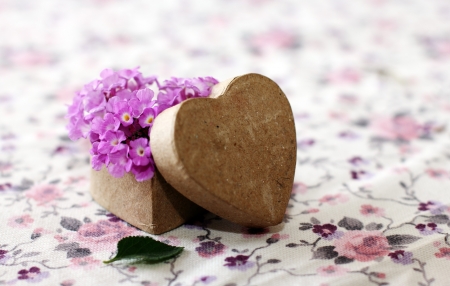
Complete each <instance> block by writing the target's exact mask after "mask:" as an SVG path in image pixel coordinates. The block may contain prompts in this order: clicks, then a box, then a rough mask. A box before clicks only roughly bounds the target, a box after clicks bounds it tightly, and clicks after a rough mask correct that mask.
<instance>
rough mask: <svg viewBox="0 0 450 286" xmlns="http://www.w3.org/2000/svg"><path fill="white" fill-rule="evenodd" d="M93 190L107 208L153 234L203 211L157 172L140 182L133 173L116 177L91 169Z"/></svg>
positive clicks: (106, 172)
mask: <svg viewBox="0 0 450 286" xmlns="http://www.w3.org/2000/svg"><path fill="white" fill-rule="evenodd" d="M90 191H91V194H92V197H93V198H94V199H95V200H96V201H97V202H98V203H99V204H100V205H101V206H103V207H104V208H105V209H107V210H108V211H110V212H111V213H113V214H115V215H116V216H118V217H120V218H121V219H123V220H124V221H126V222H128V223H130V224H132V225H134V226H135V227H137V228H139V229H142V230H143V231H146V232H149V233H152V234H161V233H163V232H166V231H169V230H172V229H174V228H176V227H178V226H180V225H181V224H183V223H184V222H186V221H187V220H189V219H190V218H192V217H194V216H196V215H198V214H200V213H201V212H203V211H204V210H203V209H202V208H200V207H199V206H197V205H195V204H194V203H193V202H191V201H189V200H188V199H186V198H185V197H184V196H183V195H181V194H180V193H178V192H177V191H176V190H174V188H172V187H171V186H170V185H169V184H168V183H167V182H166V181H165V180H164V178H163V177H162V176H161V174H160V173H159V172H158V171H156V173H155V176H154V177H153V178H152V179H151V180H147V181H144V182H137V181H136V179H135V178H134V175H133V174H131V173H126V174H125V175H124V176H123V177H122V178H114V177H113V176H112V175H110V174H109V173H108V170H107V169H105V168H103V169H102V170H101V171H95V170H92V173H91V190H90Z"/></svg>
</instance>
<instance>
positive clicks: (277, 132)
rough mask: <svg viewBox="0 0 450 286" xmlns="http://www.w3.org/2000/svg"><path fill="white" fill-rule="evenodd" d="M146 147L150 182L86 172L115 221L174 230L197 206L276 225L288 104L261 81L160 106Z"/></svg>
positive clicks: (243, 81)
mask: <svg viewBox="0 0 450 286" xmlns="http://www.w3.org/2000/svg"><path fill="white" fill-rule="evenodd" d="M150 145H151V150H152V154H153V158H154V160H155V163H156V167H157V168H156V173H155V176H154V177H153V178H152V179H151V180H147V181H144V182H140V183H139V182H137V181H136V179H135V178H134V176H133V175H132V174H129V173H128V174H125V176H124V177H122V178H114V177H113V176H111V175H110V174H109V173H108V172H107V170H106V169H103V170H101V171H99V172H97V171H93V172H92V175H91V194H92V196H93V198H94V199H95V200H96V201H97V202H98V203H99V204H100V205H102V206H103V207H105V208H106V209H108V210H109V211H110V212H112V213H114V214H115V215H117V216H118V217H120V218H121V219H123V220H125V221H127V222H128V223H130V224H132V225H134V226H136V227H138V228H140V229H142V230H144V231H147V232H149V233H153V234H160V233H163V232H166V231H169V230H171V229H173V228H176V227H177V226H179V225H181V224H182V223H184V222H186V221H187V220H188V219H190V218H192V217H194V216H195V215H197V214H199V213H201V212H202V211H203V209H202V208H201V207H203V208H205V209H207V210H209V211H211V212H212V213H215V214H217V215H219V216H221V217H223V218H225V219H228V220H230V221H232V222H235V223H238V224H241V225H244V226H248V227H266V226H271V225H276V224H279V223H280V222H281V221H282V219H283V217H284V213H285V210H286V207H287V204H288V201H289V197H290V193H291V190H292V184H293V178H294V171H295V165H296V154H297V144H296V133H295V126H294V118H293V115H292V110H291V107H290V105H289V101H288V100H287V98H286V96H285V95H284V93H283V91H282V90H281V89H280V87H279V86H278V85H277V84H276V83H275V82H274V81H272V80H270V79H269V78H267V77H265V76H262V75H259V74H247V75H243V76H239V77H235V78H233V79H231V80H228V81H225V82H221V83H219V84H217V85H215V86H214V87H213V89H212V93H211V95H210V96H209V98H196V99H190V100H186V101H184V102H182V103H180V104H178V105H176V106H174V107H171V108H168V109H166V110H165V111H163V112H162V113H161V114H159V115H158V116H157V117H156V119H155V122H154V125H153V128H152V132H151V134H150ZM199 206H201V207H199Z"/></svg>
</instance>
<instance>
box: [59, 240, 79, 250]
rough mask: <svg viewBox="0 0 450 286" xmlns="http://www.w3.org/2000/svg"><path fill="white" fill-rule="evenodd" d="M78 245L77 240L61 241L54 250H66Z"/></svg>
mask: <svg viewBox="0 0 450 286" xmlns="http://www.w3.org/2000/svg"><path fill="white" fill-rule="evenodd" d="M78 247H80V244H79V243H78V242H70V243H62V244H59V245H58V246H56V247H55V250H60V251H61V250H62V251H68V250H71V249H75V248H78Z"/></svg>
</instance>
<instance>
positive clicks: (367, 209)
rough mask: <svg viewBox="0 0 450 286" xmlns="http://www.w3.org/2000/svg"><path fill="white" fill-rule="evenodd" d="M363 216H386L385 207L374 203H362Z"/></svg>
mask: <svg viewBox="0 0 450 286" xmlns="http://www.w3.org/2000/svg"><path fill="white" fill-rule="evenodd" d="M359 212H360V213H361V214H362V215H363V216H377V217H381V216H384V209H382V208H377V207H374V206H372V205H361V209H360V211H359Z"/></svg>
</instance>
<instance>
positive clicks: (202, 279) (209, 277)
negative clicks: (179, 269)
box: [197, 276, 217, 284]
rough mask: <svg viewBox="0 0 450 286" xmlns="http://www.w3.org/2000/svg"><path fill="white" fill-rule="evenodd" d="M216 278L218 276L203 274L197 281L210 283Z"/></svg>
mask: <svg viewBox="0 0 450 286" xmlns="http://www.w3.org/2000/svg"><path fill="white" fill-rule="evenodd" d="M216 280H217V277H216V276H203V277H201V278H200V279H198V280H197V281H200V282H202V283H203V284H209V283H211V282H214V281H216Z"/></svg>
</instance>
